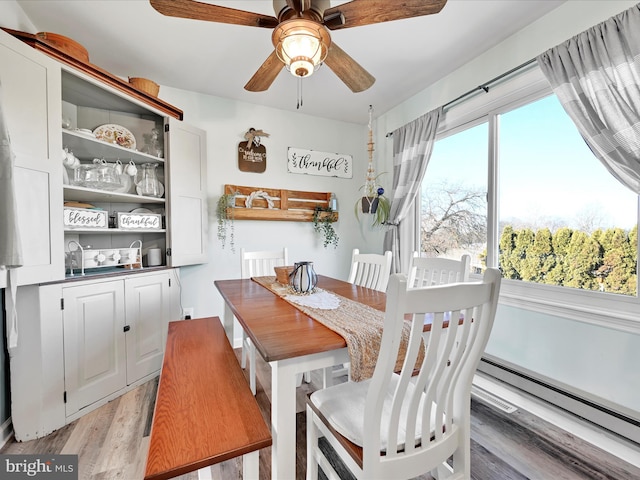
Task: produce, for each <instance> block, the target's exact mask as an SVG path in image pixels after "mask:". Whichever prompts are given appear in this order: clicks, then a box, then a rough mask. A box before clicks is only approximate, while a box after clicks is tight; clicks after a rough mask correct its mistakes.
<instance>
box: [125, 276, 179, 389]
mask: <svg viewBox="0 0 640 480" xmlns="http://www.w3.org/2000/svg"><path fill="white" fill-rule="evenodd" d="M124 285H125V297H126V316H127V325H128V326H129V329H128V331H127V334H126V346H127V384H128V385H129V384H131V383H133V382H135V381H137V380H139V379H141V378H142V377H144V376H145V375H149V374H151V373H154V372H157V371H158V370H160V368H161V367H162V357H163V353H164V345H165V342H166V339H167V326H168V323H169V314H170V311H171V297H170V293H169V288H170V287H169V274H168V273H160V274H155V275H135V276H132V277H131V278H127V279H125V281H124Z"/></svg>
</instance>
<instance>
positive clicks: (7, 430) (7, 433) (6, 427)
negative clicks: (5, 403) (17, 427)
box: [0, 417, 13, 449]
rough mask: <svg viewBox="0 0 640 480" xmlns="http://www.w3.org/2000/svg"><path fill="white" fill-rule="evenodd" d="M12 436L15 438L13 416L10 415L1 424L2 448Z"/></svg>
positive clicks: (0, 442)
mask: <svg viewBox="0 0 640 480" xmlns="http://www.w3.org/2000/svg"><path fill="white" fill-rule="evenodd" d="M11 438H13V422H12V420H11V417H9V418H7V419H6V420H5V421H4V423H3V424H2V425H0V449H1V448H3V447H4V446H5V445H6V444H7V442H8V441H9V440H10V439H11Z"/></svg>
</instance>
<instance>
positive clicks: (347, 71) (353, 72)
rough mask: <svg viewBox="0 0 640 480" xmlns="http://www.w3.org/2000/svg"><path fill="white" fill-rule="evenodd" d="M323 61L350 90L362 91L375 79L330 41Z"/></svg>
mask: <svg viewBox="0 0 640 480" xmlns="http://www.w3.org/2000/svg"><path fill="white" fill-rule="evenodd" d="M324 63H325V64H326V65H327V66H328V67H329V68H330V69H331V70H332V71H333V73H335V74H336V75H337V76H338V78H340V80H342V81H343V82H344V83H345V84H346V85H347V87H349V88H350V89H351V91H352V92H354V93H357V92H362V91H364V90H366V89H367V88H369V87H371V85H373V84H374V83H375V81H376V79H375V78H374V77H373V75H371V74H370V73H369V72H367V71H366V70H365V69H364V68H362V67H361V66H360V64H359V63H358V62H356V61H355V60H354V59H353V58H351V57H350V56H349V55H347V53H346V52H345V51H344V50H342V49H341V48H340V47H338V46H337V45H336V44H335V43H334V42H331V47H329V53H328V54H327V58H325V60H324Z"/></svg>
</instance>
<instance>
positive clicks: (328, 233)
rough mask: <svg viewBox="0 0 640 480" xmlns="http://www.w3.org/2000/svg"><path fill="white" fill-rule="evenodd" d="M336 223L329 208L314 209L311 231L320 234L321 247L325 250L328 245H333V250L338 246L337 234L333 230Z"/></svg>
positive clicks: (338, 238)
mask: <svg viewBox="0 0 640 480" xmlns="http://www.w3.org/2000/svg"><path fill="white" fill-rule="evenodd" d="M335 221H336V217H335V215H333V209H332V208H331V207H316V208H315V211H314V212H313V230H314V231H315V232H317V233H321V234H322V235H323V237H324V239H323V245H324V247H325V248H327V246H329V244H331V245H333V248H336V247H337V246H338V240H340V237H338V234H337V233H336V231H335V229H334V228H333V223H334V222H335Z"/></svg>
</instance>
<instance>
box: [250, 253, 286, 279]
mask: <svg viewBox="0 0 640 480" xmlns="http://www.w3.org/2000/svg"><path fill="white" fill-rule="evenodd" d="M288 264H289V254H288V251H287V249H286V248H283V249H282V250H262V251H255V252H247V251H246V250H245V249H244V248H241V249H240V275H241V277H242V278H251V277H266V276H273V275H275V271H274V270H273V267H280V266H284V265H288Z"/></svg>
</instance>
